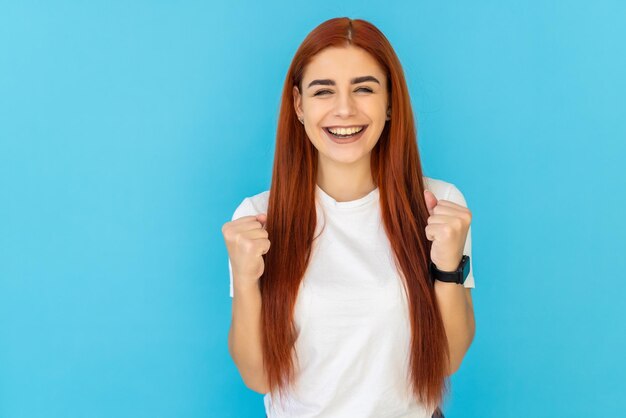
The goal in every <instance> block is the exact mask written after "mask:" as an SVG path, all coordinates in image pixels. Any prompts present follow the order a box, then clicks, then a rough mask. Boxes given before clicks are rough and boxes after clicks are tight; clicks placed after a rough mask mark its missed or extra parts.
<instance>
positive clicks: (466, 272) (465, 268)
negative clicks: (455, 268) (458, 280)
mask: <svg viewBox="0 0 626 418" xmlns="http://www.w3.org/2000/svg"><path fill="white" fill-rule="evenodd" d="M469 271H470V263H469V260H467V262H466V263H465V265H464V266H463V280H464V281H465V279H466V278H467V276H468V275H469Z"/></svg>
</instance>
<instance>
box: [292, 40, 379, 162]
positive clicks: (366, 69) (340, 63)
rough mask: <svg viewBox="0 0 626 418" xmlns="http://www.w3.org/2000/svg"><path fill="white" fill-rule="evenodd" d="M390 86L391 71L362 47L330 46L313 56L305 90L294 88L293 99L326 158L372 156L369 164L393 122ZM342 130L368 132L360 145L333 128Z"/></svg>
mask: <svg viewBox="0 0 626 418" xmlns="http://www.w3.org/2000/svg"><path fill="white" fill-rule="evenodd" d="M386 86H387V79H386V76H385V73H384V72H383V70H382V69H381V68H380V66H379V65H378V63H377V62H376V61H375V60H374V58H373V57H372V56H371V55H370V54H369V53H368V52H366V51H365V50H363V49H361V48H357V47H354V46H349V47H345V48H336V47H329V48H326V49H324V50H322V51H321V52H319V53H318V54H317V55H316V56H315V57H313V59H312V60H311V62H310V63H309V65H308V66H307V67H306V68H305V71H304V75H303V78H302V92H300V91H299V90H298V87H297V86H294V88H293V96H294V107H295V109H296V113H297V114H298V117H299V118H301V119H302V120H303V121H304V129H305V130H306V133H307V136H308V137H309V140H310V141H311V142H312V143H313V145H314V146H315V148H317V150H318V151H319V157H320V159H321V160H324V159H327V160H328V159H329V160H333V161H334V162H337V163H344V164H350V163H354V162H357V161H359V160H361V159H364V158H366V159H367V164H369V156H370V152H371V150H372V148H374V146H375V145H376V143H377V142H378V139H379V138H380V134H381V132H382V130H383V128H384V126H385V123H386V120H388V119H390V118H389V117H388V115H387V109H388V106H389V103H388V98H387V96H388V92H387V87H386ZM339 127H344V128H349V127H365V128H364V130H363V132H362V133H361V134H360V137H359V138H358V139H357V140H356V141H353V142H345V143H338V142H336V141H333V139H332V137H331V135H332V134H331V133H330V132H329V131H327V129H328V128H339ZM349 132H350V131H344V133H349ZM357 135H358V134H357ZM338 141H341V140H338Z"/></svg>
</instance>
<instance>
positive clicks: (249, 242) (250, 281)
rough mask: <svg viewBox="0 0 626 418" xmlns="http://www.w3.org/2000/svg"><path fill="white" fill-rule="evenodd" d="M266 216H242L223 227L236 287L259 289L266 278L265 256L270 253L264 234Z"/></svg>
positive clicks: (268, 243)
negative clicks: (261, 279)
mask: <svg viewBox="0 0 626 418" xmlns="http://www.w3.org/2000/svg"><path fill="white" fill-rule="evenodd" d="M266 222H267V214H265V213H260V214H258V215H250V216H243V217H241V218H238V219H235V220H234V221H230V222H226V223H225V224H224V225H223V226H222V234H223V235H224V241H225V242H226V249H227V250H228V257H229V258H230V263H231V267H232V271H233V287H241V286H243V287H246V288H247V287H249V286H252V285H255V286H256V285H257V283H258V281H259V278H260V277H261V276H262V275H263V271H264V269H265V263H264V261H263V257H262V256H263V254H266V253H267V252H268V251H269V249H270V240H269V239H268V236H269V234H268V232H267V231H266V230H265V223H266Z"/></svg>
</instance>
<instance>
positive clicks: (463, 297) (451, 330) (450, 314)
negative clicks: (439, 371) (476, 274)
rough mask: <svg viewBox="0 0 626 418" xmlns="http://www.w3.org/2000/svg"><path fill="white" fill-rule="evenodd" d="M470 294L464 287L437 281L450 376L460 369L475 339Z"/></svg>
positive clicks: (437, 296)
mask: <svg viewBox="0 0 626 418" xmlns="http://www.w3.org/2000/svg"><path fill="white" fill-rule="evenodd" d="M468 292H469V290H468V288H465V287H464V286H463V285H459V284H456V283H446V282H442V281H439V280H435V295H436V298H437V303H438V304H439V310H440V312H441V317H442V319H443V324H444V328H445V330H446V336H447V338H448V346H449V347H450V368H449V373H448V374H449V375H451V374H453V373H455V372H456V371H457V370H458V369H459V367H460V366H461V362H462V361H463V357H465V353H466V352H467V350H468V349H469V347H470V345H471V343H472V340H473V339H474V331H475V323H474V310H473V308H472V306H471V304H470V302H469V296H468Z"/></svg>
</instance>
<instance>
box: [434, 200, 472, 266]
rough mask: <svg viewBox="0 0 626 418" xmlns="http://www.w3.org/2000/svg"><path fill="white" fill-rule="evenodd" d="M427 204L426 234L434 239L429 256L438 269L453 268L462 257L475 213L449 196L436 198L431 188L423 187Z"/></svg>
mask: <svg viewBox="0 0 626 418" xmlns="http://www.w3.org/2000/svg"><path fill="white" fill-rule="evenodd" d="M424 199H425V200H426V206H427V207H428V213H430V216H429V217H428V225H426V229H425V232H426V237H427V238H428V240H429V241H432V242H433V243H432V246H431V249H430V259H431V260H432V262H433V263H434V264H435V266H436V267H437V269H439V270H442V271H454V270H456V268H457V267H458V266H459V263H460V262H461V258H462V257H463V248H464V246H465V240H466V238H467V232H468V230H469V227H470V223H471V222H472V213H471V212H470V210H469V209H468V208H466V207H464V206H461V205H459V204H457V203H454V202H450V201H448V200H443V199H441V200H437V198H436V197H435V195H434V194H433V193H432V192H431V191H430V190H424Z"/></svg>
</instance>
